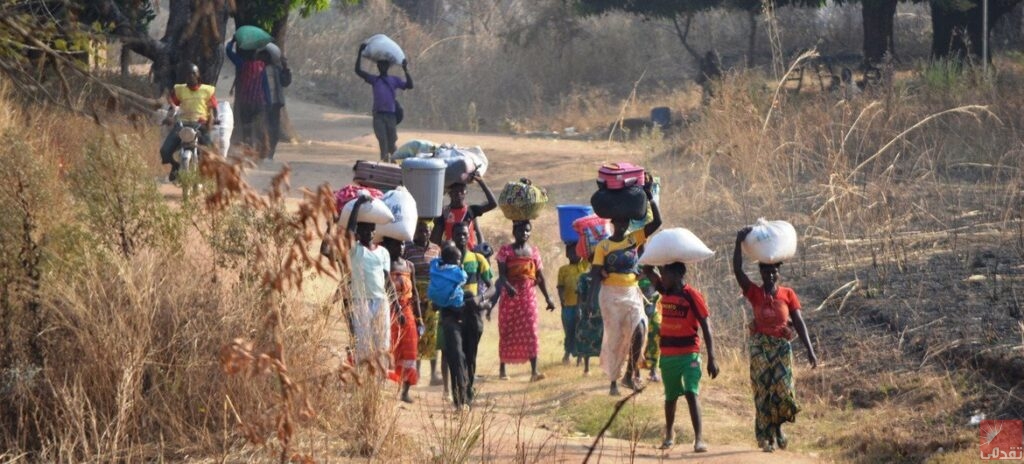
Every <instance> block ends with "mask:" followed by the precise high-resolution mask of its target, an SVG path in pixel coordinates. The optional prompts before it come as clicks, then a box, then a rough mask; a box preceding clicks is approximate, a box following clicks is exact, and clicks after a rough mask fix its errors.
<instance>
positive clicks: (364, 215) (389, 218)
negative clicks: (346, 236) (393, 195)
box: [338, 198, 395, 228]
mask: <svg viewBox="0 0 1024 464" xmlns="http://www.w3.org/2000/svg"><path fill="white" fill-rule="evenodd" d="M355 204H356V200H352V201H350V202H348V203H345V207H344V208H342V209H341V216H340V217H339V218H338V225H339V226H340V227H342V228H344V227H348V218H349V216H351V215H352V208H353V207H354V206H355ZM356 220H357V221H359V222H369V223H373V224H377V225H378V226H381V225H384V224H389V223H391V222H393V221H394V220H395V216H394V215H393V214H391V208H388V205H386V204H384V202H383V201H381V200H378V199H376V198H373V199H371V200H370V201H367V202H366V203H363V205H362V206H360V207H359V215H358V216H357V217H356Z"/></svg>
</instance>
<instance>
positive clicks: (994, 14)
mask: <svg viewBox="0 0 1024 464" xmlns="http://www.w3.org/2000/svg"><path fill="white" fill-rule="evenodd" d="M1020 2H1021V0H990V2H989V5H988V24H989V34H991V33H992V26H993V25H994V24H995V23H996V22H997V21H999V19H1000V18H1002V17H1003V16H1004V15H1005V14H1006V13H1009V12H1010V11H1011V10H1012V9H1013V8H1014V7H1015V6H1017V4H1019V3H1020ZM930 5H931V10H932V56H933V57H934V58H955V59H965V58H966V57H967V55H968V54H970V55H971V56H973V57H975V58H977V59H985V60H988V61H990V62H991V59H992V46H991V45H992V44H991V43H990V44H989V54H988V56H987V57H982V53H983V52H982V49H983V46H982V39H983V38H984V32H983V31H982V27H983V21H982V19H983V18H982V15H983V12H982V6H981V3H980V0H976V1H975V2H974V3H973V4H972V5H971V6H970V8H968V9H966V10H957V9H955V7H953V5H949V4H948V2H946V1H943V0H931V2H930Z"/></svg>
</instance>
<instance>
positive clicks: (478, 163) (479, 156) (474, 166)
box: [434, 144, 489, 176]
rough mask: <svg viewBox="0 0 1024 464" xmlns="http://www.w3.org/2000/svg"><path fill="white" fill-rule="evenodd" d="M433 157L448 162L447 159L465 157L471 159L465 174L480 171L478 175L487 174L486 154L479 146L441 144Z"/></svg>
mask: <svg viewBox="0 0 1024 464" xmlns="http://www.w3.org/2000/svg"><path fill="white" fill-rule="evenodd" d="M434 157H435V158H441V159H444V160H446V162H447V163H448V164H451V162H450V161H447V160H452V159H459V158H466V159H468V160H470V161H472V162H471V163H468V168H469V170H468V171H467V174H472V173H473V172H478V173H480V176H483V175H485V174H487V166H488V164H489V162H488V161H487V155H485V154H484V150H483V149H482V148H480V147H469V148H465V147H458V146H455V145H450V144H443V145H441V146H440V147H438V149H437V151H435V152H434Z"/></svg>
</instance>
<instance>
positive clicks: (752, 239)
mask: <svg viewBox="0 0 1024 464" xmlns="http://www.w3.org/2000/svg"><path fill="white" fill-rule="evenodd" d="M751 229H752V230H751V231H750V233H749V234H747V238H746V239H744V240H743V244H742V246H743V253H745V254H746V255H747V256H750V257H751V258H753V259H754V260H756V261H757V262H759V263H764V264H776V263H781V262H783V261H786V260H789V259H791V258H793V257H794V256H796V242H797V238H796V229H794V228H793V225H792V224H790V223H788V222H786V221H766V220H765V219H764V218H760V219H758V220H757V224H754V225H753V226H751Z"/></svg>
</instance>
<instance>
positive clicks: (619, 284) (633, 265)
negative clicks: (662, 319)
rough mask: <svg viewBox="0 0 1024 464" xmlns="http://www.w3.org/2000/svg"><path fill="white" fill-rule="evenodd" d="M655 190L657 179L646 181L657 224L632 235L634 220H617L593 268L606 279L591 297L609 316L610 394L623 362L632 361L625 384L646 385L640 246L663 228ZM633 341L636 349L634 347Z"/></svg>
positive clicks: (605, 350)
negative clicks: (638, 376)
mask: <svg viewBox="0 0 1024 464" xmlns="http://www.w3.org/2000/svg"><path fill="white" fill-rule="evenodd" d="M651 188H652V183H651V182H647V183H645V184H644V194H646V195H647V200H648V202H649V203H650V208H651V216H652V218H651V222H649V223H647V225H645V226H644V227H643V228H642V229H637V230H636V231H634V232H631V233H629V234H627V233H626V231H627V229H628V228H629V222H630V221H629V219H626V218H618V219H612V226H613V229H614V232H613V233H612V236H611V237H610V238H607V239H605V240H602V241H601V242H600V243H598V244H597V247H596V249H595V251H594V259H593V266H592V267H591V270H590V275H591V277H592V278H593V279H594V280H600V281H601V285H600V287H598V286H595V287H594V289H592V290H591V296H590V299H591V301H597V302H598V303H599V305H600V307H601V317H602V318H603V320H604V337H603V338H602V341H601V367H602V368H603V369H604V371H605V373H606V374H607V375H608V380H610V381H611V387H610V388H609V392H608V393H609V394H610V395H612V396H618V395H619V388H618V380H619V377H620V376H621V375H622V365H623V364H626V377H625V378H624V379H623V385H625V386H626V387H628V388H632V389H637V388H639V387H640V385H638V384H637V382H636V381H635V380H634V378H633V377H634V374H635V373H636V372H637V369H639V366H638V365H637V364H639V362H640V358H641V357H642V354H641V352H640V350H641V349H642V348H643V347H644V346H645V339H646V335H647V325H646V323H645V321H646V315H645V314H644V297H643V294H642V293H641V292H640V287H639V286H638V285H637V281H638V278H637V276H638V275H639V273H640V269H639V266H638V264H639V251H638V249H639V248H640V247H641V246H643V245H644V243H646V242H647V237H649V236H650V235H651V234H654V232H656V231H657V230H658V228H659V227H661V211H660V209H659V208H658V204H657V203H656V202H654V201H652V200H653V198H654V195H653V193H652V192H651ZM598 288H599V289H600V290H597V289H598ZM634 338H635V339H636V340H634ZM631 344H632V346H634V347H635V348H636V349H635V350H630V347H631ZM627 357H628V358H629V359H628V360H627Z"/></svg>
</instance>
